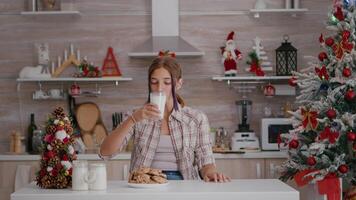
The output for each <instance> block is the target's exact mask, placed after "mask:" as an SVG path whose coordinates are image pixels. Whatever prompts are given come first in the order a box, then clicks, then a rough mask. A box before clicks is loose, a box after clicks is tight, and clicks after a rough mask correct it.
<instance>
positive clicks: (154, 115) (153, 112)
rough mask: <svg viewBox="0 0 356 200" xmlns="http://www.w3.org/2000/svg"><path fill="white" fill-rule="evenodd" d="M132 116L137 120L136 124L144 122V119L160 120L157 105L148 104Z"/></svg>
mask: <svg viewBox="0 0 356 200" xmlns="http://www.w3.org/2000/svg"><path fill="white" fill-rule="evenodd" d="M132 116H133V117H134V118H135V120H136V122H139V121H142V120H144V119H153V120H158V119H160V111H159V109H158V106H157V105H156V104H152V103H147V104H145V105H144V106H143V107H142V108H140V109H138V110H136V111H135V112H134V113H133V114H132Z"/></svg>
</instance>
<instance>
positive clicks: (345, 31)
mask: <svg viewBox="0 0 356 200" xmlns="http://www.w3.org/2000/svg"><path fill="white" fill-rule="evenodd" d="M350 34H351V33H350V31H348V30H344V31H342V38H343V39H349V37H350Z"/></svg>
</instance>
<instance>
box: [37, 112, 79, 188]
mask: <svg viewBox="0 0 356 200" xmlns="http://www.w3.org/2000/svg"><path fill="white" fill-rule="evenodd" d="M72 133H73V128H72V125H71V122H70V120H69V118H68V117H67V116H66V114H65V113H64V111H63V108H61V107H58V108H56V109H55V110H54V112H53V113H52V116H51V117H50V118H49V119H48V121H47V126H46V134H45V135H44V137H43V148H42V156H41V161H40V162H41V163H40V168H41V169H40V170H39V172H38V173H37V177H36V182H37V185H38V186H40V187H41V188H56V189H60V188H66V187H68V186H71V185H72V162H73V160H75V159H76V154H75V152H74V148H73V143H74V138H73V137H72Z"/></svg>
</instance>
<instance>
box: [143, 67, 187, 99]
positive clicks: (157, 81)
mask: <svg viewBox="0 0 356 200" xmlns="http://www.w3.org/2000/svg"><path fill="white" fill-rule="evenodd" d="M150 87H151V91H152V92H158V91H163V92H164V93H165V94H166V97H167V98H168V99H170V98H171V97H172V80H171V75H170V73H169V72H168V71H167V70H166V69H165V68H163V67H160V68H158V69H156V70H154V71H153V73H152V74H151V79H150ZM180 87H181V80H179V81H178V82H177V83H176V90H177V89H179V88H180Z"/></svg>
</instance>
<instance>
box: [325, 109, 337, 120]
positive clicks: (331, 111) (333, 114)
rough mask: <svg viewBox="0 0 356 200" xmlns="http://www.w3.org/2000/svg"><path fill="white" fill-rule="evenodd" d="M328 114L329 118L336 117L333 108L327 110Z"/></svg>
mask: <svg viewBox="0 0 356 200" xmlns="http://www.w3.org/2000/svg"><path fill="white" fill-rule="evenodd" d="M326 116H328V118H329V119H335V117H336V111H335V110H334V109H333V108H330V109H329V110H328V111H326Z"/></svg>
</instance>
